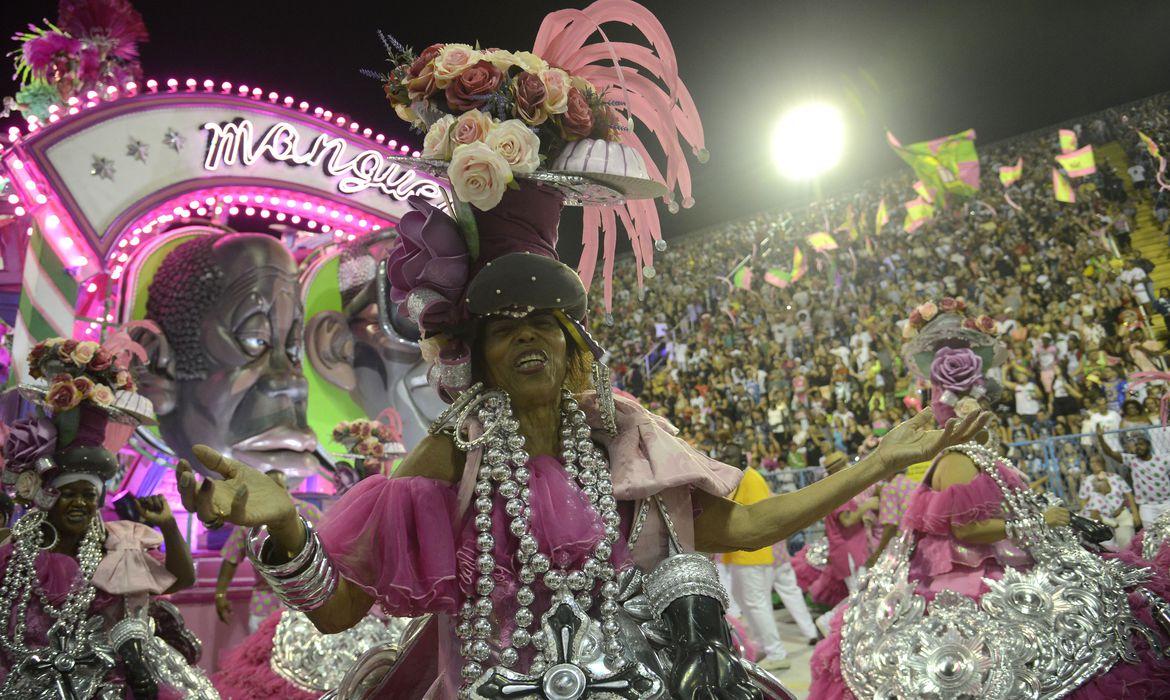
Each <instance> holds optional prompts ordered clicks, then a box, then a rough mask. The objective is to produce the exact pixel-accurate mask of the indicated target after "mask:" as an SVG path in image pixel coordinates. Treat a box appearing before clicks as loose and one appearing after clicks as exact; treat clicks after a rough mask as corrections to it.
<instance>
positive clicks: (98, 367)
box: [89, 349, 114, 372]
mask: <svg viewBox="0 0 1170 700" xmlns="http://www.w3.org/2000/svg"><path fill="white" fill-rule="evenodd" d="M113 366H114V355H113V353H110V352H108V351H106V350H104V349H102V350H98V351H97V352H96V353H94V355H93V359H92V360H90V361H89V369H90V371H91V372H105V371H106V370H107V369H109V368H111V367H113Z"/></svg>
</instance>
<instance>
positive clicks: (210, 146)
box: [203, 119, 444, 202]
mask: <svg viewBox="0 0 1170 700" xmlns="http://www.w3.org/2000/svg"><path fill="white" fill-rule="evenodd" d="M203 128H204V130H206V131H207V132H208V140H207V151H206V154H205V156H204V159H203V169H204V170H208V171H216V170H218V169H220V168H221V167H230V166H234V165H236V164H239V165H243V166H250V165H252V164H253V163H256V162H257V161H258V160H260V159H261V158H264V159H265V160H268V161H270V162H275V163H287V164H288V165H291V166H297V167H300V166H308V167H320V168H321V169H322V170H323V171H324V173H325V174H326V175H328V176H329V177H332V178H338V180H337V190H338V191H339V192H341V193H342V194H356V193H358V192H363V191H365V190H369V189H374V190H377V191H379V192H381V193H382V194H385V195H387V196H388V197H392V198H394V199H397V200H405V199H406V198H407V197H409V196H411V195H418V196H420V197H423V198H425V199H428V200H434V201H437V202H442V201H444V197H443V190H442V188H441V187H440V186H439V185H438V183H436V182H434V181H432V180H428V179H426V178H423V177H419V175H418V173H416V172H415V171H414V170H411V169H410V168H406V167H403V166H402V165H400V164H398V163H396V162H394V161H388V160H386V157H385V156H384V155H383V154H382V153H381V152H379V151H374V150H365V151H361V152H360V153H358V154H357V155H355V156H353V157H352V158H349V159H348V160H347V159H346V150H347V147H348V143H347V142H346V140H345V139H343V138H338V137H333V136H330V135H328V134H320V135H318V136H317V137H316V138H315V139H313V140H312V142H311V143H310V144H309V145H308V147H307V148H304V149H302V147H301V135H300V132H298V131H297V128H296V127H295V126H294V125H292V124H289V123H288V122H277V123H276V124H273V125H272V126H270V127H268V129H267V130H265V131H264V133H263V134H261V135H260V137H259V139H257V138H256V136H255V128H254V127H253V125H252V122H251V120H249V119H237V120H235V121H231V122H224V123H219V124H217V123H214V122H208V123H206V124H204V125H203Z"/></svg>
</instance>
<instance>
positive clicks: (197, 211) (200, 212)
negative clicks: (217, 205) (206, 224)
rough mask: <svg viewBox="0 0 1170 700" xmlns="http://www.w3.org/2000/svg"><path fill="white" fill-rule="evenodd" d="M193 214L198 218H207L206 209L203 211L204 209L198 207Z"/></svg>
mask: <svg viewBox="0 0 1170 700" xmlns="http://www.w3.org/2000/svg"><path fill="white" fill-rule="evenodd" d="M195 213H196V214H198V215H199V216H207V209H205V208H204V207H199V208H198V209H196V210H195Z"/></svg>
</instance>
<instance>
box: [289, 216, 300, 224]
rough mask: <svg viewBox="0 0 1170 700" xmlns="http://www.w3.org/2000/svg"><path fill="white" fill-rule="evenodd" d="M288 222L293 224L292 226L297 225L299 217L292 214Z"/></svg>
mask: <svg viewBox="0 0 1170 700" xmlns="http://www.w3.org/2000/svg"><path fill="white" fill-rule="evenodd" d="M289 221H291V222H293V223H294V224H299V223H301V217H299V216H297V215H296V214H293V215H292V217H291V218H290V219H289Z"/></svg>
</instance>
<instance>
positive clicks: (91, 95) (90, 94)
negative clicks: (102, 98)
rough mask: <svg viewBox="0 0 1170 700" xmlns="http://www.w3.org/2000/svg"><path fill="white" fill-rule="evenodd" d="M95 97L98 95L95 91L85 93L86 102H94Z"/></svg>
mask: <svg viewBox="0 0 1170 700" xmlns="http://www.w3.org/2000/svg"><path fill="white" fill-rule="evenodd" d="M97 96H98V94H97V91H95V90H90V91H89V92H87V93H85V99H87V100H96V99H97Z"/></svg>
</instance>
